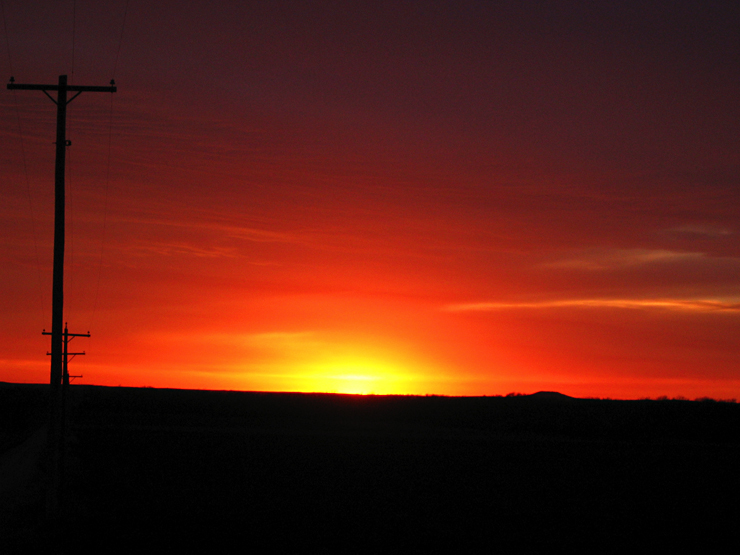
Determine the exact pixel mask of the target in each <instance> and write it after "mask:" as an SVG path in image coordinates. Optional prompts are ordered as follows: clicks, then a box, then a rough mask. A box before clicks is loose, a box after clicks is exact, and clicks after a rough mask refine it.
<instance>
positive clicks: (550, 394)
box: [527, 391, 575, 399]
mask: <svg viewBox="0 0 740 555" xmlns="http://www.w3.org/2000/svg"><path fill="white" fill-rule="evenodd" d="M527 397H532V398H534V399H575V397H571V396H570V395H564V394H563V393H558V392H557V391H538V392H537V393H532V394H531V395H527Z"/></svg>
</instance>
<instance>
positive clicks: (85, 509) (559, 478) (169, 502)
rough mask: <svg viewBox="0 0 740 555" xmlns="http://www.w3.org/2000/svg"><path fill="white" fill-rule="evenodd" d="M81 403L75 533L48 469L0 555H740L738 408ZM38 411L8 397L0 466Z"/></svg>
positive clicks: (479, 402) (3, 513)
mask: <svg viewBox="0 0 740 555" xmlns="http://www.w3.org/2000/svg"><path fill="white" fill-rule="evenodd" d="M72 390H73V391H72V393H73V403H71V405H72V406H71V410H70V417H71V424H70V434H69V441H68V444H69V447H68V456H67V467H68V470H67V483H66V496H65V497H66V500H67V501H66V507H67V508H66V510H65V521H66V525H65V526H64V528H63V531H58V532H56V533H50V532H49V531H48V527H47V526H46V525H45V524H44V522H43V495H42V489H41V487H40V485H39V484H40V483H42V480H41V478H42V476H43V471H42V467H43V459H41V462H40V463H38V465H39V468H41V470H39V472H38V473H37V476H36V477H35V478H34V481H33V482H32V483H29V484H27V485H26V486H24V488H25V489H24V494H23V497H22V499H21V500H20V501H18V499H16V500H15V501H14V502H13V503H11V504H9V503H6V504H5V506H4V507H3V506H2V504H0V518H1V519H2V522H3V524H2V527H0V552H15V551H18V552H21V551H30V550H33V549H35V548H45V547H49V546H50V545H53V546H55V547H56V546H66V551H69V552H72V551H74V552H78V551H81V550H83V551H84V550H85V548H86V547H87V548H93V549H94V550H95V551H97V552H109V551H118V550H121V549H123V550H131V551H133V550H136V551H155V550H156V551H158V550H160V549H164V548H166V549H167V550H168V551H169V550H172V549H174V548H180V549H182V548H184V549H185V550H186V551H195V552H197V551H206V550H208V551H213V550H215V551H227V552H229V551H234V552H245V551H252V552H257V553H259V552H276V553H283V552H317V551H318V552H342V553H353V552H388V551H395V552H415V551H416V552H428V551H431V550H432V549H436V550H437V551H439V550H440V549H441V550H442V551H445V552H451V551H456V552H471V551H476V552H479V551H483V552H497V551H500V552H524V551H534V552H542V551H548V552H549V551H552V550H554V549H556V548H557V547H559V546H563V547H567V548H569V550H571V551H572V550H579V551H586V550H588V551H597V552H624V551H626V550H628V549H629V550H632V551H635V550H637V551H646V550H648V549H650V550H653V549H658V550H661V551H662V550H667V549H671V550H672V549H674V548H682V551H683V550H684V549H685V548H687V547H694V548H696V549H701V550H702V551H708V552H714V553H718V552H734V553H737V552H740V551H738V548H739V547H740V540H739V538H738V535H737V530H738V522H740V508H739V505H738V504H739V503H740V498H739V497H738V494H739V493H740V487H739V484H740V478H739V476H738V473H739V472H740V465H739V464H738V462H739V461H740V459H739V457H738V455H740V405H738V404H734V403H718V402H711V401H702V402H691V401H607V400H584V399H570V398H567V397H562V396H554V395H535V396H522V397H504V398H502V397H482V398H481V397H479V398H452V397H403V396H367V397H361V396H346V395H306V394H276V393H240V392H208V391H180V390H157V389H131V388H104V387H92V386H73V388H72ZM45 393H46V389H45V388H44V387H43V386H31V385H25V386H20V385H9V384H5V385H2V384H0V418H1V419H2V420H1V421H0V434H2V435H0V452H3V451H4V452H5V453H6V454H7V453H10V452H13V449H16V450H18V449H19V446H22V445H23V441H24V440H25V438H27V437H29V436H30V435H31V432H33V430H34V429H37V428H38V427H39V426H40V425H41V424H42V423H43V420H44V417H45V415H46V405H45ZM6 458H7V457H6ZM6 481H7V480H6ZM16 497H17V496H16ZM6 501H7V499H6ZM229 546H231V547H229ZM234 546H238V547H234Z"/></svg>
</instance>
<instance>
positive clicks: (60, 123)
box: [8, 75, 117, 521]
mask: <svg viewBox="0 0 740 555" xmlns="http://www.w3.org/2000/svg"><path fill="white" fill-rule="evenodd" d="M110 84H111V86H109V87H83V86H79V85H68V84H67V76H66V75H60V76H59V83H58V84H57V85H17V84H15V79H13V78H12V77H11V78H10V83H9V84H8V89H11V90H24V91H42V92H43V93H44V94H45V95H46V96H48V97H49V98H50V99H51V101H52V102H54V104H56V105H57V140H56V143H55V144H56V166H55V171H54V274H53V288H52V301H51V304H52V315H51V334H50V335H51V376H50V380H49V391H50V394H49V405H50V407H49V429H48V439H47V449H48V456H49V469H48V471H49V477H50V483H49V488H48V493H47V504H46V512H47V516H48V517H49V518H51V519H52V520H55V521H56V520H58V519H59V516H60V490H61V484H62V471H63V469H62V450H63V447H64V446H63V441H64V437H63V430H64V422H63V419H64V408H63V392H62V377H63V374H64V371H63V370H64V367H65V360H64V359H65V357H64V350H65V349H66V343H67V342H66V340H67V337H66V334H65V331H66V330H64V329H63V323H64V208H65V198H64V193H65V190H64V172H65V148H66V147H68V146H69V145H70V144H71V143H70V142H69V141H68V140H67V134H66V127H67V105H68V104H69V103H70V102H72V101H73V100H74V99H75V98H77V97H78V96H79V95H80V94H82V93H83V92H110V93H114V92H116V90H117V89H116V87H115V83H114V82H113V81H111V83H110ZM49 91H56V92H57V98H56V100H55V99H54V98H53V97H52V96H51V95H50V94H49ZM69 92H76V93H77V94H75V95H74V96H73V97H72V98H70V99H67V93H69ZM44 333H45V332H44ZM73 335H74V334H73Z"/></svg>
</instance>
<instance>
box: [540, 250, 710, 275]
mask: <svg viewBox="0 0 740 555" xmlns="http://www.w3.org/2000/svg"><path fill="white" fill-rule="evenodd" d="M702 258H705V255H704V254H703V253H699V252H677V251H670V250H660V249H656V250H650V249H611V250H599V251H591V252H585V253H581V254H579V255H576V256H574V257H572V258H566V259H562V260H556V261H553V262H546V263H543V264H542V266H544V267H548V268H573V269H581V270H595V271H598V270H612V269H619V268H628V267H632V266H642V265H646V264H656V263H657V264H661V263H671V262H685V261H693V260H700V259H702Z"/></svg>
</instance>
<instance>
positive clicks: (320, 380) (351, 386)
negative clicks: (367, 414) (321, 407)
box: [304, 363, 411, 395]
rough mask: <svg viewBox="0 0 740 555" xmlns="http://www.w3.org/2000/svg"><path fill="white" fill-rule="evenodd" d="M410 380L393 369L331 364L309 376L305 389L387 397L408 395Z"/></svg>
mask: <svg viewBox="0 0 740 555" xmlns="http://www.w3.org/2000/svg"><path fill="white" fill-rule="evenodd" d="M410 381H411V378H410V376H408V375H406V374H405V373H404V372H403V371H402V370H400V369H397V368H392V367H391V366H390V365H381V364H370V363H345V364H341V363H340V364H329V365H326V366H324V367H323V368H322V369H320V370H318V371H316V372H310V373H307V375H306V376H305V379H304V387H306V386H307V387H308V389H310V390H311V391H314V392H322V393H350V394H354V395H373V394H378V395H387V394H394V393H395V394H398V393H403V392H405V389H406V387H407V386H408V382H410Z"/></svg>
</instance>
